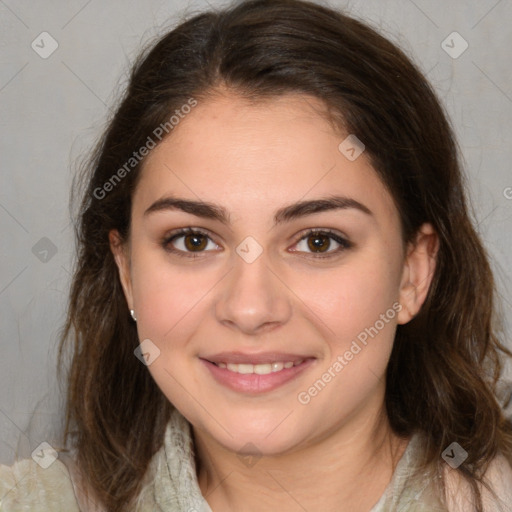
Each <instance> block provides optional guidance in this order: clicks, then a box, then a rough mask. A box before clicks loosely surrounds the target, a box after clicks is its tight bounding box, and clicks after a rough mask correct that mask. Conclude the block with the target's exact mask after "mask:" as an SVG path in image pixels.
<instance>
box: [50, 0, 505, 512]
mask: <svg viewBox="0 0 512 512" xmlns="http://www.w3.org/2000/svg"><path fill="white" fill-rule="evenodd" d="M220 86H225V87H227V88H228V90H232V91H233V92H234V93H236V94H239V95H243V96H244V97H246V98H248V99H252V100H256V101H257V100H258V99H261V98H265V97H266V98H272V97H276V96H279V95H283V94H286V93H292V92H294V93H297V92H298V93H304V94H309V95H313V96H315V97H317V98H319V99H321V100H323V101H324V102H325V105H326V106H327V107H328V110H329V112H330V113H331V114H332V119H333V120H334V122H335V123H337V126H338V127H339V128H340V129H343V130H344V131H345V132H346V133H352V134H355V135H356V136H357V137H358V138H359V139H361V140H362V141H364V144H365V146H366V154H367V155H369V156H370V158H371V161H372V164H373V166H374V168H375V170H376V171H377V173H378V174H379V176H380V178H381V179H382V181H383V182H384V183H385V185H386V186H387V188H388V190H389V191H390V193H391V195H392V196H393V198H394V200H395V204H396V206H397V208H398V211H399V213H400V217H401V222H402V232H403V241H404V244H405V243H407V242H410V241H411V240H413V237H414V235H415V233H416V232H417V230H418V228H419V227H420V225H421V224H422V223H424V222H430V223H431V224H432V225H433V226H434V228H435V229H436V231H437V233H438V235H439V239H440V248H439V252H438V256H437V266H436V270H435V275H434V277H433V282H432V284H431V287H430V290H429V294H428V297H427V299H426V301H425V303H424V305H423V307H422V309H421V311H420V313H419V314H418V315H417V316H416V317H415V318H414V319H413V320H412V321H410V322H409V323H408V324H406V325H403V326H398V330H397V334H396V339H395V343H394V348H393V352H392V355H391V360H390V362H389V365H388V369H387V377H386V378H387V390H386V409H387V413H388V415H389V420H390V422H391V426H392V428H393V429H394V431H395V432H396V433H397V434H399V435H401V436H408V435H411V434H412V433H413V432H415V431H421V432H423V433H424V434H425V435H426V438H427V439H428V443H427V462H428V463H430V464H437V463H438V461H439V460H440V457H441V453H442V452H443V450H444V449H445V448H446V447H447V446H448V445H449V444H450V443H451V442H452V441H457V442H459V444H460V445H461V446H463V447H464V448H465V449H466V451H467V452H468V458H467V460H466V461H465V462H464V463H463V464H462V465H461V466H460V467H459V469H458V471H459V472H460V474H461V475H463V476H464V477H465V478H466V479H467V480H468V481H469V482H470V483H471V485H472V488H473V490H474V491H475V496H476V502H477V510H479V511H480V510H482V504H481V499H480V496H479V492H478V486H477V482H478V481H479V480H480V479H481V475H482V473H483V471H484V470H485V469H486V467H487V466H488V464H489V462H490V461H491V460H492V459H493V458H494V456H495V455H496V454H497V453H499V452H501V453H504V454H506V456H507V457H508V458H509V459H512V426H511V424H510V423H507V420H506V418H505V417H504V414H503V412H502V409H501V407H500V403H499V400H498V398H497V392H496V385H497V382H498V379H499V377H500V374H501V365H502V363H501V358H502V356H503V355H504V354H507V355H508V356H512V354H511V353H510V352H509V351H508V350H507V349H506V348H505V346H504V345H502V344H501V342H500V340H499V339H498V336H497V333H498V332H499V330H498V328H499V324H498V318H497V317H496V314H495V310H496V307H495V297H496V292H495V285H494V281H493V276H492V273H491V269H490V265H489V258H488V255H487V254H486V251H485V249H484V247H483V245H482V243H481V241H480V239H479V237H478V235H477V233H476V231H475V229H474V227H473V225H472V221H471V216H470V212H469V211H468V206H467V199H466V192H465V190H466V188H465V184H464V177H463V175H462V173H461V165H460V161H459V155H458V148H457V144H456V141H455V140H454V135H453V131H452V128H451V127H450V124H449V122H448V120H447V116H446V114H445V113H444V111H443V108H442V107H441V106H440V103H439V101H438V99H437V98H436V95H435V93H434V91H433V90H432V87H431V86H430V85H429V83H428V82H427V80H426V79H425V77H424V76H423V75H422V73H421V72H420V71H419V70H418V69H417V67H416V66H415V65H414V64H413V63H411V61H410V60H409V58H408V57H407V56H406V55H405V54H404V53H403V52H402V51H401V50H400V49H398V48H397V47H396V46H395V45H393V44H392V43H391V42H390V41H388V40H387V39H385V38H384V37H382V36H381V35H379V34H378V33H377V32H375V31H374V30H373V29H371V28H370V27H368V26H367V25H366V24H364V23H362V22H360V21H358V20H356V19H353V18H351V17H349V16H346V15H344V14H343V13H340V12H336V11H333V10H330V9H329V8H327V7H323V6H320V5H318V4H314V3H310V2H306V1H299V0H272V1H266V0H251V1H246V2H241V3H236V4H234V5H232V6H231V7H229V8H226V9H223V10H218V11H214V10H212V11H210V12H205V13H202V14H199V15H195V16H193V17H192V18H190V19H189V20H187V21H185V22H183V23H181V24H180V25H179V26H178V27H177V28H175V29H174V30H172V31H170V32H169V33H167V34H166V35H165V36H164V37H162V38H161V39H159V40H158V42H157V43H156V44H154V45H152V46H151V47H149V48H148V49H147V50H146V51H144V52H142V54H141V55H140V57H139V58H138V60H137V62H136V63H135V65H134V66H133V68H132V72H131V76H130V82H129V85H128V87H127V90H126V92H125V94H124V97H123V98H122V100H121V102H120V105H119V106H118V108H117V110H116V112H115V114H114V115H113V118H112V119H111V121H110V123H109V125H108V128H107V130H106V132H105V134H104V135H103V137H102V138H101V140H100V141H99V144H98V146H97V148H96V150H95V152H94V154H93V156H92V158H91V159H90V162H89V164H88V165H87V166H86V167H85V168H84V172H83V173H82V174H81V175H80V176H79V181H77V182H76V183H75V184H74V189H73V190H74V192H73V194H72V198H71V199H72V202H73V201H74V197H75V194H77V193H79V191H80V190H81V191H82V192H81V193H82V196H81V201H80V204H79V211H78V221H77V223H76V226H75V231H76V233H75V234H76V241H77V261H76V267H75V270H74V275H73V280H72V283H71V291H70V303H69V310H68V315H67V319H66V323H65V325H64V326H63V329H62V338H61V344H60V347H59V368H63V367H64V366H66V365H65V361H64V359H65V354H66V353H68V354H69V356H70V361H69V362H70V367H69V374H68V375H67V379H68V381H67V382H68V385H69V387H68V396H67V411H66V427H65V436H64V442H65V443H66V442H68V439H69V438H71V437H72V438H73V439H72V445H73V446H74V447H75V449H76V454H77V455H76V461H77V463H78V465H79V467H80V469H81V471H82V472H83V474H84V475H85V479H86V481H87V483H88V485H89V486H90V488H91V489H92V490H93V491H94V492H95V494H96V495H97V496H98V498H99V499H100V500H101V502H102V503H103V504H104V506H105V507H106V509H107V510H109V511H113V512H115V511H120V510H127V509H128V508H127V507H128V506H127V504H129V503H133V500H134V498H135V497H136V496H137V494H138V493H139V492H140V488H141V480H142V477H143V475H144V473H145V471H146V469H147V468H148V464H149V461H150V459H151V458H152V456H153V455H154V454H155V452H156V451H157V450H158V449H159V447H160V446H161V444H162V441H163V434H164V431H165V427H166V424H167V422H168V420H169V417H170V416H169V415H170V412H171V411H172V404H170V403H169V401H168V400H167V399H166V397H165V396H164V395H163V393H162V392H161V391H160V389H159V388H158V387H157V385H156V384H155V382H154V380H153V378H152V377H151V375H150V373H149V372H148V371H147V368H146V367H145V366H144V365H142V364H141V363H140V361H139V360H138V359H137V358H136V357H135V356H134V349H135V348H136V347H137V346H138V343H139V340H138V337H137V330H136V327H135V324H134V323H133V322H132V320H131V319H130V316H129V312H128V307H127V303H126V300H125V297H124V294H123V290H122V288H121V284H120V281H119V277H118V271H117V267H116V264H115V261H114V258H113V255H112V253H111V250H110V247H109V239H108V233H109V231H110V230H112V229H117V230H118V231H119V233H120V234H121V236H122V237H123V238H124V239H125V240H126V238H127V237H128V234H129V230H130V212H131V198H132V195H133V191H134V189H135V187H136V185H137V178H138V176H139V175H140V170H141V167H142V165H143V162H144V159H141V161H140V162H136V163H134V162H132V163H131V164H130V165H129V166H128V167H127V166H126V165H125V164H126V163H127V162H130V158H132V157H133V153H134V152H135V151H137V150H138V149H139V148H141V147H142V146H144V145H145V144H147V141H148V137H152V138H153V140H154V139H155V129H156V128H157V127H159V126H161V125H162V124H165V123H169V117H170V116H171V115H172V113H173V112H175V111H176V109H178V110H179V109H180V107H181V106H182V105H184V104H187V103H188V102H189V101H190V99H191V98H194V99H195V101H198V102H201V101H203V100H204V99H206V98H208V96H209V95H210V94H211V93H212V92H213V91H215V90H216V89H218V88H219V87H220ZM167 128H168V130H167V131H168V133H169V136H171V137H172V129H171V127H170V126H169V124H167ZM132 164H133V165H132ZM123 165H124V166H125V167H124V169H125V171H126V172H124V173H121V174H122V179H119V180H117V179H116V180H113V176H114V175H116V174H117V176H118V177H119V176H120V173H119V172H118V170H119V169H120V168H122V167H123ZM107 182H108V183H110V184H111V186H105V184H106V183H107ZM71 334H72V336H70V335H71Z"/></svg>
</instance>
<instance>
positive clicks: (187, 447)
mask: <svg viewBox="0 0 512 512" xmlns="http://www.w3.org/2000/svg"><path fill="white" fill-rule="evenodd" d="M421 447H422V441H421V438H420V437H419V436H418V435H415V436H413V437H412V438H411V440H410V442H409V445H408V446H407V449H406V450H405V452H404V454H403V456H402V458H401V459H400V461H399V463H398V465H397V467H396V470H395V472H394V475H393V478H392V480H391V482H390V483H389V485H388V487H387V489H386V491H385V492H384V494H383V495H382V497H381V498H380V500H379V501H378V502H377V503H376V504H375V505H374V507H373V508H372V509H371V511H369V512H433V511H439V512H441V511H444V512H446V511H447V510H449V512H470V511H471V507H470V506H469V505H468V503H461V504H459V505H458V506H450V507H449V508H447V506H446V505H443V504H442V503H441V502H440V501H439V500H438V499H437V498H436V493H435V492H434V490H435V488H436V477H435V476H433V475H431V474H429V475H426V474H424V475H420V477H419V478H416V479H414V480H413V479H412V478H411V474H412V471H413V470H414V468H415V463H416V462H417V461H418V460H419V454H420V450H421ZM193 450H194V448H193V442H192V436H191V431H190V425H189V423H188V422H187V421H186V420H185V418H184V417H183V416H182V415H181V414H180V413H179V412H178V411H177V410H175V411H174V412H173V414H172V416H171V420H170V422H169V425H168V427H167V431H166V433H165V438H164V444H163V446H162V448H161V449H160V450H159V452H157V453H156V454H155V456H154V457H153V459H152V461H151V465H150V468H149V471H148V473H147V477H146V480H145V482H144V484H145V485H144V488H143V491H142V492H141V494H140V495H139V497H138V500H137V504H136V507H135V509H134V512H156V511H162V512H212V510H211V508H210V507H209V505H208V503H207V502H206V500H205V499H204V498H203V497H202V495H201V491H200V489H199V486H198V483H197V477H196V470H195V463H194V451H193ZM76 475H77V473H76V471H75V469H74V468H73V465H72V464H69V463H66V464H65V463H64V462H63V461H61V459H60V458H58V459H56V460H55V461H54V462H53V463H52V464H51V465H50V466H49V467H47V468H46V469H43V467H41V466H40V465H39V464H38V463H37V462H35V461H34V460H32V459H24V460H20V461H17V462H16V463H15V464H14V465H13V466H2V465H0V511H2V512H4V511H5V512H7V511H9V512H22V511H31V512H60V511H62V512H79V511H91V512H92V511H95V512H96V511H100V510H101V508H100V507H95V506H94V505H93V504H92V503H91V502H86V500H85V499H84V495H83V493H82V492H81V491H80V487H79V485H78V484H77V481H78V478H77V476H76ZM491 477H492V483H493V485H494V486H495V489H496V492H497V493H498V495H499V497H500V498H501V500H500V502H496V501H492V500H490V499H487V501H486V502H485V505H486V512H512V468H511V467H510V465H509V464H508V463H507V462H506V461H505V459H504V458H503V457H501V458H498V459H497V460H496V463H495V464H493V471H492V472H491ZM439 478H440V477H439ZM458 490H459V489H455V492H457V491H458ZM216 512H217V511H216Z"/></svg>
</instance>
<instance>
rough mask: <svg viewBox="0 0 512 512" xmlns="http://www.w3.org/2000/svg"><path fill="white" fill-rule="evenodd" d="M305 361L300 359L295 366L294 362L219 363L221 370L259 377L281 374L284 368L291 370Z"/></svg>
mask: <svg viewBox="0 0 512 512" xmlns="http://www.w3.org/2000/svg"><path fill="white" fill-rule="evenodd" d="M303 361H304V359H300V360H299V361H297V362H296V363H295V364H294V363H293V361H287V362H285V363H283V362H282V361H276V362H275V363H265V364H233V363H227V364H226V363H218V364H217V366H218V367H219V368H226V369H228V370H229V371H230V372H235V373H241V374H242V375H248V374H251V373H256V374H257V375H268V374H269V373H275V372H280V371H281V370H282V369H283V368H291V367H292V366H297V365H299V364H301V363H302V362H303Z"/></svg>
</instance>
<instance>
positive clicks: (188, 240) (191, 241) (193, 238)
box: [183, 234, 208, 251]
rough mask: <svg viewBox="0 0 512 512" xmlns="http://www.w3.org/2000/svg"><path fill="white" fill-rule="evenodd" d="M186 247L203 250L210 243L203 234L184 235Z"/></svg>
mask: <svg viewBox="0 0 512 512" xmlns="http://www.w3.org/2000/svg"><path fill="white" fill-rule="evenodd" d="M183 240H184V242H185V247H186V248H187V250H189V251H196V250H197V251H202V250H203V249H204V248H205V247H206V246H207V245H208V241H207V240H208V239H207V237H206V236H204V235H201V234H190V235H184V237H183Z"/></svg>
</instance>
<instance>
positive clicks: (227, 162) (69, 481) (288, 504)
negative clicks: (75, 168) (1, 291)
mask: <svg viewBox="0 0 512 512" xmlns="http://www.w3.org/2000/svg"><path fill="white" fill-rule="evenodd" d="M84 183H85V194H84V197H83V201H82V204H81V211H80V219H79V227H78V232H77V239H78V243H79V253H78V262H77V268H76V271H75V274H74V277H73V286H72V291H71V297H70V307H69V314H68V319H67V323H66V325H65V331H64V334H63V338H62V345H61V352H60V356H61V357H60V359H61V360H60V363H62V362H63V358H64V355H65V353H66V349H71V354H72V362H71V369H70V373H69V395H68V402H67V416H66V419H67V429H66V430H67V431H66V434H67V435H66V437H65V439H64V440H63V445H65V444H66V443H67V442H68V441H70V440H71V443H70V446H71V451H70V453H69V454H66V453H65V452H64V448H62V451H61V453H60V454H59V458H58V459H57V460H53V461H52V463H51V464H50V465H49V466H48V467H47V468H46V469H42V467H41V466H40V465H39V464H37V463H35V462H33V461H29V460H26V461H20V462H18V463H17V464H16V465H15V466H14V467H13V468H7V467H3V468H2V470H1V471H2V485H3V486H4V488H3V494H5V493H7V494H5V496H4V498H3V501H2V507H3V508H2V510H4V509H5V510H18V509H19V508H16V506H18V507H19V506H22V505H25V506H26V507H28V509H30V510H36V509H37V506H40V507H43V508H41V510H43V509H44V510H57V509H58V507H59V506H60V507H61V508H62V510H78V506H79V505H80V506H82V507H83V508H86V509H90V510H93V509H98V510H108V511H121V510H138V511H142V510H144V511H146V510H147V511H149V510H151V511H153V510H169V511H180V512H181V511H192V510H203V511H213V512H217V511H222V512H225V511H247V512H252V511H262V510H265V511H266V510H269V511H270V510H283V511H295V510H310V511H312V510H329V511H330V510H332V511H335V510H336V511H337V510H354V511H365V512H366V511H371V512H384V511H399V510H407V511H418V512H419V511H432V510H444V511H446V510H448V511H450V512H452V511H465V512H466V511H469V510H476V511H486V512H491V511H493V512H494V511H498V510H500V511H506V510H512V495H511V488H512V467H511V465H510V464H511V461H512V425H511V422H510V420H507V418H506V417H505V415H504V413H503V410H502V407H501V404H500V401H499V399H498V391H497V383H498V379H499V377H500V374H501V365H502V360H501V358H502V357H510V356H511V355H512V354H511V353H510V352H509V351H508V350H507V349H506V348H505V346H504V345H502V343H501V341H500V340H499V339H498V338H497V336H496V332H497V330H496V329H497V326H496V325H495V319H494V316H493V308H494V302H493V300H494V299H493V297H494V284H493V278H492V274H491V270H490V267H489V263H488V259H487V255H486V252H485V250H484V248H483V246H482V243H481V241H480V240H479V238H478V236H477V234H476V232H475V229H474V227H473V226H472V224H471V222H470V219H469V215H468V212H467V207H466V199H465V191H464V188H463V178H462V174H461V169H460V166H459V162H458V155H457V151H456V144H455V141H454V137H453V133H452V131H451V129H450V126H449V123H448V121H447V119H446V117H445V114H444V113H443V110H442V108H441V107H440V105H439V102H438V100H437V99H436V97H435V94H434V93H433V91H432V89H431V87H430V86H429V85H428V83H427V82H426V80H425V78H424V77H423V76H422V75H421V73H420V72H419V71H418V70H417V68H416V67H415V66H414V65H413V64H412V63H411V62H410V61H409V60H408V59H407V58H406V57H405V55H404V54H403V53H402V52H401V51H400V50H399V49H398V48H396V47H395V46H394V45H393V44H392V43H390V42H389V41H387V40H386V39H384V38H383V37H382V36H380V35H378V34H377V33H376V32H375V31H373V30H372V29H370V28H369V27H367V26H366V25H364V24H362V23H361V22H359V21H356V20H354V19H351V18H350V17H347V16H345V15H343V14H341V13H338V12H335V11H332V10H329V9H327V8H325V7H321V6H319V5H315V4H313V3H308V2H302V1H296V0H277V1H264V0H254V1H249V2H242V3H240V4H237V5H234V6H232V7H230V8H228V9H225V10H223V11H220V12H207V13H204V14H201V15H198V16H195V17H193V18H191V19H190V20H188V21H186V22H184V23H182V24H181V25H180V26H179V27H177V28H176V29H175V30H173V31H172V32H170V33H169V34H167V35H165V36H164V37H163V38H161V39H160V41H158V43H157V44H156V45H155V46H154V47H153V48H151V49H150V51H148V52H146V54H144V55H143V56H142V57H141V58H140V60H139V61H138V62H137V64H136V65H135V66H134V69H133V72H132V76H131V81H130V84H129V87H128V89H127V91H126V94H125V97H124V99H123V101H122V103H121V105H120V106H119V108H118V110H117V112H116V114H115V116H114V118H113V119H112V121H111V123H110V126H109V128H108V130H107V132H106V134H105V136H104V137H103V138H102V140H101V141H100V144H99V145H98V148H97V151H96V153H95V155H94V158H93V161H92V164H91V166H90V168H89V170H87V171H86V174H85V175H84ZM70 334H73V336H72V337H71V338H70V336H69V335H70ZM70 339H72V340H73V342H74V343H73V345H72V346H71V345H69V341H70ZM45 457H46V458H45ZM41 458H45V460H49V459H48V456H47V454H46V455H45V454H44V453H42V454H41ZM54 459H55V458H54ZM68 471H69V473H68ZM57 487H59V489H58V490H57ZM36 489H38V490H40V491H41V492H39V491H36ZM36 496H37V498H36ZM41 496H43V497H44V498H42V497H41ZM44 500H46V501H44ZM43 501H44V503H43ZM14 504H17V505H16V506H15V505H14Z"/></svg>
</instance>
